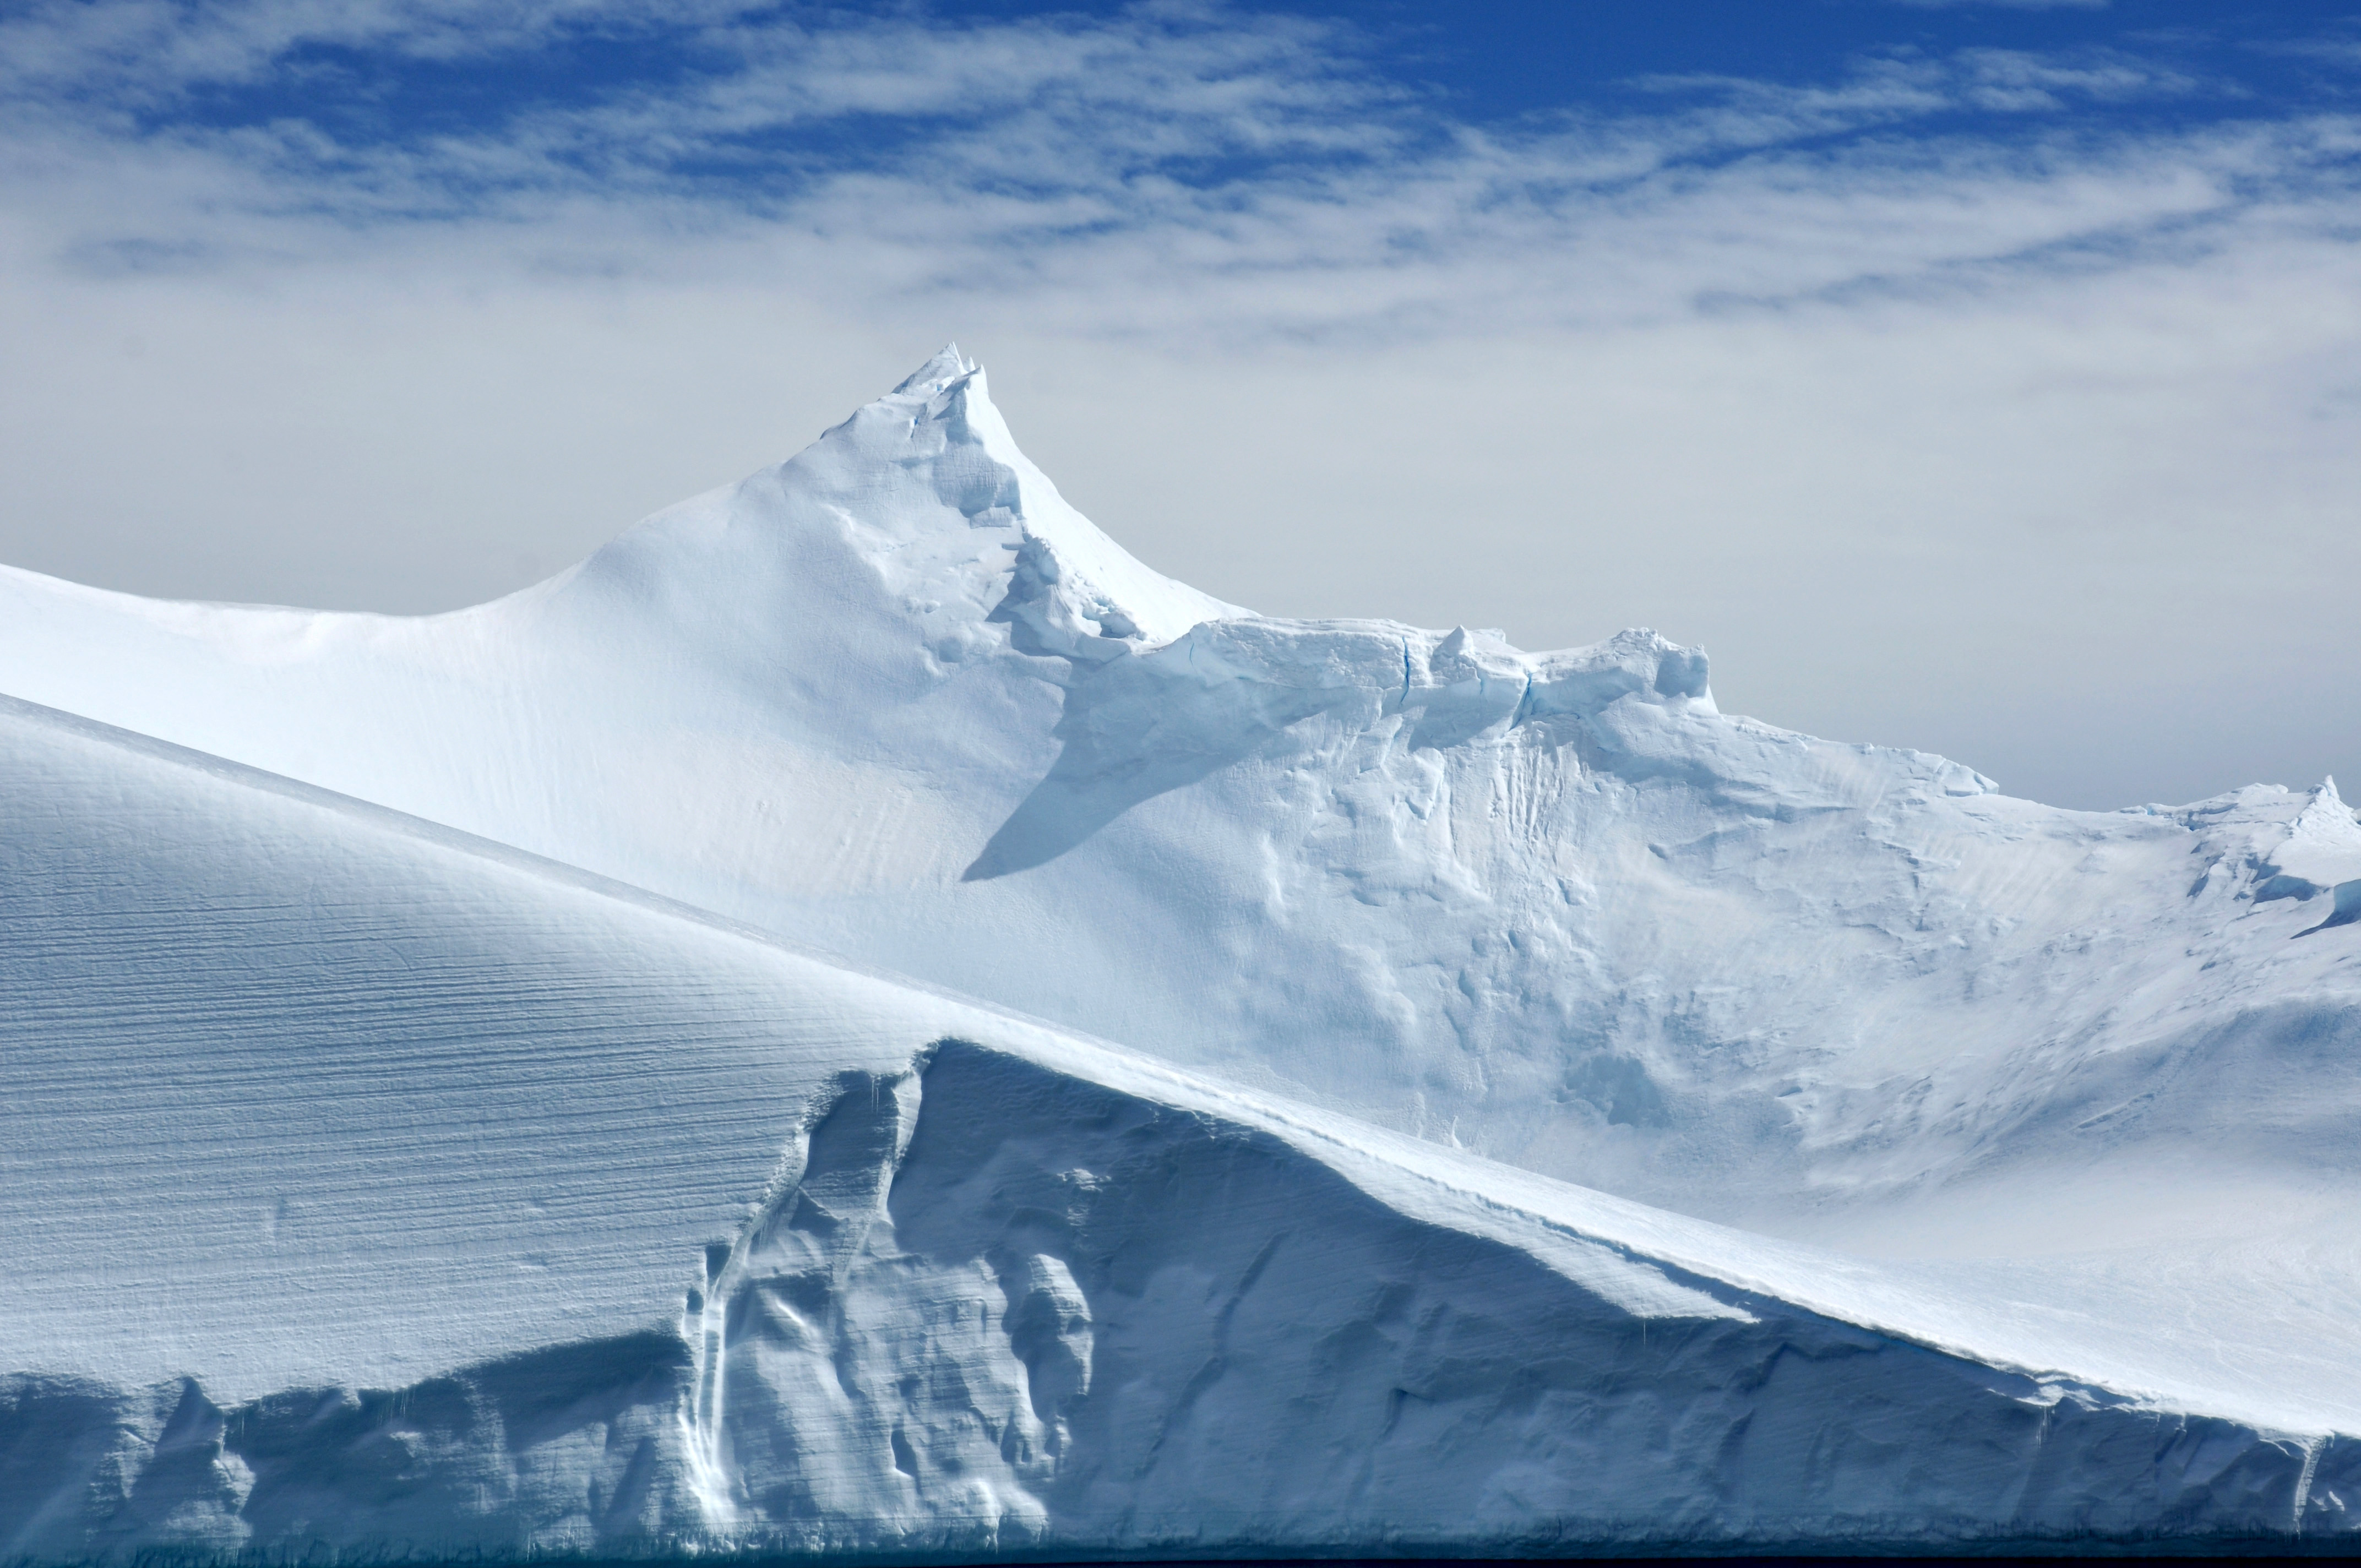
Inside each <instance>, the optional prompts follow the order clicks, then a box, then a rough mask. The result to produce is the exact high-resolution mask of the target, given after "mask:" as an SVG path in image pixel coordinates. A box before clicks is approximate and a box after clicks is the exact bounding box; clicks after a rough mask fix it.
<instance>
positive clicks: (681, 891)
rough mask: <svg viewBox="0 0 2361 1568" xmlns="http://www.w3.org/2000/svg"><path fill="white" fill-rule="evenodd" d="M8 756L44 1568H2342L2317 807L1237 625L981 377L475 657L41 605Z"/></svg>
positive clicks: (2340, 1066) (626, 549) (3, 584)
mask: <svg viewBox="0 0 2361 1568" xmlns="http://www.w3.org/2000/svg"><path fill="white" fill-rule="evenodd" d="M1203 504H1205V505H1207V506H1209V507H1212V506H1218V505H1219V504H1221V502H1220V497H1219V496H1218V495H1213V494H1209V495H1208V496H1206V497H1205V498H1204V499H1203ZM1437 547H1438V548H1441V547H1444V546H1443V544H1442V543H1438V544H1437ZM0 693H5V694H6V696H5V697H0V732H4V733H5V737H6V741H5V747H0V772H5V785H0V800H5V803H6V822H5V832H0V860H5V871H0V931H5V943H0V968H5V979H6V986H5V993H6V1000H5V1003H0V1104H5V1111H0V1114H5V1117H6V1121H7V1125H6V1133H5V1138H0V1170H5V1182H0V1235H5V1238H6V1240H7V1242H8V1245H9V1249H10V1256H11V1259H12V1263H13V1265H14V1266H12V1268H11V1269H9V1270H6V1271H0V1303H5V1305H0V1348H5V1360H0V1553H5V1555H7V1556H9V1557H11V1558H13V1559H18V1560H25V1561H33V1562H77V1561H90V1560H104V1559H109V1558H115V1557H128V1556H137V1555H141V1554H145V1553H153V1552H175V1553H182V1554H194V1555H198V1556H205V1555H220V1556H236V1555H241V1554H253V1553H258V1552H260V1553H272V1554H296V1553H303V1552H314V1551H319V1550H333V1551H335V1552H337V1553H338V1554H339V1555H342V1556H357V1557H370V1556H379V1555H382V1556H389V1557H390V1556H402V1555H417V1554H420V1553H428V1554H435V1553H440V1554H446V1555H447V1554H467V1555H473V1556H489V1557H492V1558H501V1557H521V1556H525V1555H538V1554H548V1553H567V1552H578V1553H588V1554H595V1555H613V1554H616V1553H618V1552H628V1553H639V1552H667V1551H680V1552H711V1551H717V1550H744V1551H753V1552H852V1553H864V1552H877V1553H888V1554H891V1553H907V1552H921V1553H939V1554H946V1555H952V1556H960V1555H975V1556H994V1555H1000V1556H1008V1555H1019V1556H1021V1555H1024V1554H1026V1553H1038V1552H1048V1553H1051V1554H1057V1553H1069V1554H1071V1553H1091V1552H1108V1553H1117V1554H1123V1553H1139V1554H1148V1555H1155V1554H1164V1555H1170V1554H1174V1553H1188V1552H1222V1553H1240V1552H1249V1553H1256V1554H1261V1555H1299V1556H1317V1555H1336V1554H1349V1553H1354V1552H1387V1553H1393V1552H1425V1553H1431V1554H1439V1555H1463V1554H1466V1555H1472V1554H1488V1553H1489V1554H1498V1553H1504V1552H1505V1553H1519V1552H1532V1553H1550V1552H1631V1551H1697V1550H1744V1551H1762V1550H1798V1551H1806V1550H1849V1551H1883V1550H1894V1551H1910V1550H1929V1549H1934V1548H1938V1547H1951V1546H1960V1547H1964V1548H1973V1549H1977V1550H2013V1549H2023V1550H2052V1549H2057V1550H2070V1549H2077V1548H2080V1547H2086V1546H2089V1545H2091V1544H2092V1543H2097V1544H2100V1545H2121V1544H2124V1543H2139V1542H2165V1543H2168V1544H2170V1545H2172V1546H2175V1547H2176V1548H2186V1547H2189V1546H2191V1545H2192V1544H2196V1545H2215V1546H2221V1547H2223V1548H2224V1549H2230V1548H2257V1549H2259V1548H2264V1547H2268V1548H2269V1549H2273V1550H2301V1549H2312V1548H2318V1549H2323V1550H2345V1549H2349V1546H2350V1543H2351V1542H2352V1541H2353V1540H2354V1539H2355V1537H2354V1534H2353V1532H2354V1531H2355V1530H2356V1529H2361V1514H2356V1508H2355V1507H2354V1503H2355V1500H2356V1497H2361V1444H2356V1435H2361V1415H2357V1414H2356V1413H2361V1245H2356V1244H2361V1230H2356V1223H2355V1220H2354V1217H2353V1204H2352V1202H2351V1195H2352V1193H2353V1192H2354V1191H2355V1190H2356V1179H2357V1178H2361V1169H2356V1166H2361V1136H2356V1134H2361V1075H2356V1070H2355V1066H2354V1064H2355V1062H2356V1057H2361V822H2356V817H2355V816H2354V813H2353V812H2352V811H2351V809H2349V808H2348V807H2346V806H2345V804H2344V803H2343V802H2342V800H2341V799H2340V798H2339V797H2338V795H2337V794H2336V791H2335V788H2334V784H2333V783H2327V784H2322V785H2320V786H2318V787H2316V788H2313V789H2310V790H2295V791H2290V790H2286V789H2281V788H2278V787H2273V786H2259V785H2258V786H2255V787H2252V788H2249V789H2246V790H2243V791H2239V792H2236V793H2235V794H2232V795H2224V796H2222V797H2219V798H2216V799H2213V800H2210V801H2204V802H2200V803H2197V804H2194V805H2191V806H2170V807H2169V806H2142V807H2137V808H2134V809H2130V810H2125V811H2122V812H2115V813H2083V812H2070V811H2063V810H2058V809H2054V808H2050V807H2047V806H2039V805H2037V804H2035V803H2031V802H2027V801H2022V800H2016V799H2014V798H2011V797H2009V796H2007V795H2004V794H2003V793H2001V792H2000V791H1999V790H1998V788H1997V787H1996V786H1995V785H1994V784H1993V783H1992V781H1990V780H1988V779H1985V778H1983V777H1982V776H1981V775H1979V774H1977V773H1974V772H1973V771H1972V770H1971V769H1969V768H1966V767H1963V766H1960V765H1959V764H1957V763H1954V762H1949V761H1946V760H1944V759H1941V758H1938V757H1933V756H1929V755H1926V754H1924V753H1919V752H1913V751H1894V750H1888V749H1881V748H1876V747H1869V746H1858V745H1847V744H1838V743H1832V742H1828V741H1825V740H1817V739H1815V738H1812V737H1808V736H1804V735H1799V734H1795V733H1793V732H1789V731H1785V730H1781V729H1776V728H1773V727H1772V726H1770V725H1767V724H1763V723H1761V722H1758V721H1756V720H1753V719H1750V718H1740V717H1735V716H1731V715H1726V714H1723V713H1721V712H1720V711H1719V708H1718V707H1717V706H1716V704H1715V702H1714V700H1713V696H1712V692H1711V687H1710V684H1709V680H1708V663H1707V660H1706V658H1705V656H1704V654H1703V653H1702V652H1698V651H1697V650H1695V649H1690V648H1685V647H1682V646H1679V645H1677V644H1675V643H1674V642H1672V641H1668V640H1666V639H1665V638H1664V637H1662V636H1660V635H1658V634H1656V633H1655V632H1653V631H1647V630H1633V631H1626V632H1623V633H1621V634H1620V635H1618V636H1616V637H1614V638H1611V639H1609V641H1605V642H1602V643H1599V644H1598V645H1596V646H1593V647H1589V648H1585V649H1577V650H1571V651H1565V652H1552V653H1541V654H1533V653H1527V652H1521V651H1519V650H1517V649H1515V648H1513V647H1511V646H1510V645H1509V644H1508V643H1507V641H1505V640H1504V639H1503V638H1502V637H1501V636H1500V635H1499V633H1496V632H1491V631H1486V630H1470V629H1466V628H1460V629H1455V630H1451V631H1448V632H1436V631H1431V630H1421V629H1416V628H1411V627H1407V626H1402V625H1399V624H1396V623H1392V622H1386V621H1318V622H1306V621H1290V620H1276V619H1271V618H1266V617H1261V616H1257V615H1255V614H1253V613H1252V612H1250V611H1248V610H1246V609H1243V608H1241V607H1238V606H1235V605H1229V604H1225V603H1224V602H1222V601H1219V600H1216V599H1213V598H1209V597H1207V596H1205V595H1202V594H1201V593H1198V592H1196V591H1195V590H1193V589H1191V588H1189V587H1185V586H1183V585H1180V584H1178V583H1175V582H1172V581H1170V579H1167V578H1165V577H1163V576H1159V575H1158V574H1157V573H1155V572H1154V571H1152V570H1150V569H1149V568H1148V567H1147V566H1145V565H1142V564H1140V563H1139V562H1137V561H1136V560H1135V559H1133V558H1132V557H1131V556H1130V555H1128V554H1126V553H1125V552H1124V551H1123V550H1122V549H1121V548H1120V547H1119V546H1118V545H1116V544H1115V543H1114V542H1113V541H1112V540H1111V539H1109V538H1108V537H1107V536H1106V535H1105V534H1104V533H1103V532H1101V531H1100V530H1098V529H1097V528H1096V527H1095V526H1094V525H1093V524H1092V523H1091V522H1090V521H1088V520H1086V519H1084V518H1083V517H1082V516H1081V515H1080V514H1079V513H1078V512H1076V511H1074V510H1072V509H1071V507H1070V506H1068V505H1067V504H1066V503H1065V502H1064V501H1063V500H1062V499H1060V497H1059V495H1058V493H1057V491H1056V489H1055V488H1054V486H1052V485H1051V484H1050V482H1049V480H1048V478H1047V477H1044V476H1043V475H1041V474H1040V472H1039V471H1038V469H1036V468H1035V467H1034V466H1033V465H1032V464H1031V463H1029V462H1028V461H1027V459H1026V458H1025V457H1024V455H1022V453H1021V452H1019V451H1018V450H1017V448H1016V443H1015V441H1014V439H1013V438H1012V436H1011V434H1010V433H1009V431H1008V428H1007V426H1006V423H1005V421H1004V420H1003V419H1002V417H1001V415H1000V414H999V412H998V411H996V410H995V409H994V406H993V404H992V402H991V400H990V398H989V395H988V392H987V390H986V386H985V379H984V377H983V372H982V370H981V369H980V368H978V367H976V366H974V365H973V364H972V362H970V361H967V360H965V359H963V358H961V356H959V355H958V353H957V351H956V350H946V351H945V353H944V354H943V355H941V356H937V357H936V358H935V359H934V360H932V361H930V362H929V363H928V365H927V366H925V367H922V368H921V369H920V370H919V371H918V372H917V374H916V375H914V376H913V377H911V378H909V379H908V380H907V381H906V382H905V383H904V384H903V385H902V386H901V387H899V388H897V389H895V391H894V392H892V393H890V394H888V395H887V396H886V397H885V398H884V399H881V400H879V401H877V402H875V403H873V404H871V405H869V406H868V407H867V408H864V409H862V410H861V411H859V412H857V413H856V414H855V415H854V416H853V417H852V418H851V420H849V421H847V422H845V423H844V424H842V425H840V426H838V427H837V428H836V429H834V430H832V431H830V432H829V433H827V434H826V435H824V436H823V437H822V438H821V439H820V440H819V441H818V443H817V444H814V445H813V446H812V447H810V448H809V449H807V451H805V452H804V453H802V454H801V455H798V456H796V457H795V458H794V459H792V460H790V461H788V462H786V463H785V464H782V465H780V466H777V467H775V468H773V469H770V470H766V471H765V472H763V473H762V474H758V475H756V476H754V477H752V478H750V479H748V480H746V481H745V482H743V483H742V484H740V485H736V486H732V487H729V488H724V489H721V490H718V491H715V492H713V493H711V494H708V495H706V496H702V497H699V498H697V499H692V500H690V501H687V502H684V503H683V504H681V505H680V506H678V507H675V508H674V509H672V510H668V511H665V512H663V513H659V514H658V515H657V516H656V517H654V518H652V519H650V520H649V521H646V522H644V523H642V524H641V525H639V526H638V527H636V528H634V529H633V530H631V531H630V532H627V533H625V534H624V535H622V536H621V537H620V538H619V539H617V540H616V541H615V542H613V543H611V544H609V546H607V547H606V548H605V549H603V550H601V551H599V552H598V554H595V555H593V556H592V557H591V558H590V559H589V560H588V561H586V562H584V563H583V564H581V565H578V566H577V567H575V568H573V569H571V570H569V571H567V572H566V573H563V574H561V575H560V576H557V577H555V578H553V579H551V580H549V581H547V582H544V583H542V584H538V585H536V586H534V587H530V588H527V589H525V590H523V591H522V592H521V593H518V594H515V595H512V596H511V597H509V598H505V599H501V600H499V601H496V602H494V603H492V604H489V605H484V606H479V607H476V608H474V609H467V610H461V611H457V612H454V613H451V614H447V615H441V616H432V617H422V618H394V617H381V616H371V615H355V614H334V613H324V612H309V611H299V610H290V609H262V608H253V607H236V606H217V605H192V604H175V603H164V602H159V601H150V600H142V599H137V598H129V597H127V596H122V595H116V594H112V593H107V592H104V591H101V590H97V589H92V588H87V587H79V586H76V585H71V584H66V583H61V582H58V581H55V580H53V579H49V578H44V577H40V576H36V575H34V574H30V573H25V572H20V571H15V570H11V569H5V568H0ZM2094 700H2095V699H2094Z"/></svg>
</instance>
